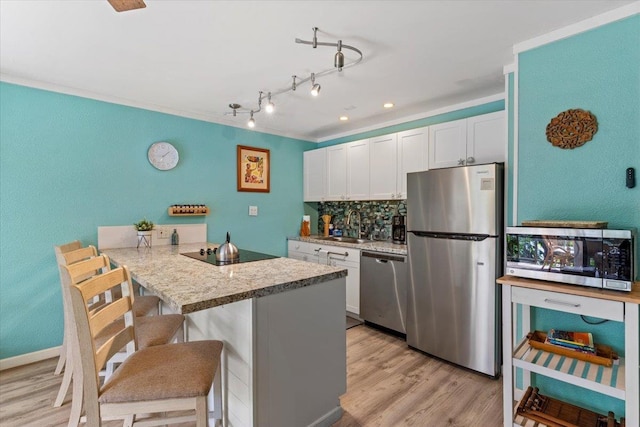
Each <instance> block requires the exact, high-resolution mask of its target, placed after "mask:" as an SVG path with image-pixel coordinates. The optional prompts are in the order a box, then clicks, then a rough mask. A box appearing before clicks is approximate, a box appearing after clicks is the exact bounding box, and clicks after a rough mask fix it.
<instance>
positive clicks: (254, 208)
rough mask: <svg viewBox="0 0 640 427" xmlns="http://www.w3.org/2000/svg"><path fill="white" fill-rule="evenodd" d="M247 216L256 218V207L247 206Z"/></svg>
mask: <svg viewBox="0 0 640 427" xmlns="http://www.w3.org/2000/svg"><path fill="white" fill-rule="evenodd" d="M249 216H258V207H257V206H249Z"/></svg>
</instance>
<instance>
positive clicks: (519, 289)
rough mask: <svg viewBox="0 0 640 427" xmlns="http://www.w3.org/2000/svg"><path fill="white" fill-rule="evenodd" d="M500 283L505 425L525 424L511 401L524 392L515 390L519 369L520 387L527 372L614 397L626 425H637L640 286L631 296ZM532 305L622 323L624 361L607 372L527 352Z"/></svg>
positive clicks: (511, 280)
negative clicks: (518, 319)
mask: <svg viewBox="0 0 640 427" xmlns="http://www.w3.org/2000/svg"><path fill="white" fill-rule="evenodd" d="M498 283H500V284H501V285H502V324H503V328H502V345H503V369H502V372H503V382H504V386H503V387H504V397H503V411H504V426H505V427H514V426H517V427H520V426H521V425H523V424H522V423H521V422H520V420H518V419H516V418H514V401H517V400H519V399H520V398H521V396H522V394H523V392H524V390H519V389H516V385H515V383H514V381H515V370H516V369H517V368H521V369H522V370H523V372H524V376H523V383H524V384H523V389H526V388H527V386H528V385H529V384H530V382H531V373H536V374H539V375H544V376H547V377H550V378H555V379H557V380H560V381H564V382H567V383H569V384H574V385H576V386H578V387H583V388H585V389H589V390H593V391H596V392H598V393H602V394H605V395H608V396H612V397H615V398H618V399H621V400H623V401H624V402H625V418H626V425H627V426H640V409H639V406H640V401H639V399H640V380H639V372H640V370H639V369H640V350H639V341H640V337H639V334H640V332H639V324H638V306H639V304H640V282H636V283H635V284H634V286H633V289H632V291H631V292H620V291H609V290H603V289H595V288H588V287H582V286H575V285H564V284H560V283H554V282H545V281H541V280H532V279H525V278H520V277H514V276H503V277H501V278H499V279H498ZM514 304H521V305H522V331H523V332H524V333H523V335H524V336H516V335H517V334H516V328H515V318H514V315H515V310H514ZM531 306H533V307H541V308H546V309H550V310H557V311H562V312H567V313H574V314H578V315H585V316H593V317H599V318H601V319H608V320H612V321H616V322H623V323H624V349H625V357H624V358H620V363H619V365H614V366H613V367H611V368H607V367H603V366H599V365H593V364H590V363H588V362H583V361H576V362H573V361H571V362H570V363H562V361H561V359H564V358H561V357H556V356H554V355H552V354H551V353H546V352H544V351H542V350H537V349H534V348H531V347H530V346H529V345H528V342H527V339H526V334H527V333H528V332H529V331H530V330H531V328H530V320H531V319H530V307H531ZM574 360H576V359H574ZM616 415H617V416H620V414H616Z"/></svg>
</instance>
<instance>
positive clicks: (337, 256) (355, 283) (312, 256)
mask: <svg viewBox="0 0 640 427" xmlns="http://www.w3.org/2000/svg"><path fill="white" fill-rule="evenodd" d="M288 257H289V258H293V259H297V260H300V261H307V262H315V263H322V264H327V265H332V266H334V267H343V268H346V269H347V270H348V272H349V274H348V275H347V286H346V288H347V291H346V292H347V294H346V297H347V306H346V310H347V311H349V312H351V313H353V314H356V315H359V314H360V250H359V249H352V248H346V247H343V246H331V245H323V244H318V243H309V242H301V241H298V240H289V242H288Z"/></svg>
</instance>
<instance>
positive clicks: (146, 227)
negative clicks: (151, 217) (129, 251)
mask: <svg viewBox="0 0 640 427" xmlns="http://www.w3.org/2000/svg"><path fill="white" fill-rule="evenodd" d="M133 227H134V228H135V229H136V231H137V232H138V247H140V244H141V243H142V244H143V245H144V246H146V247H151V230H153V222H151V221H147V219H146V218H144V219H142V220H141V221H138V222H134V223H133Z"/></svg>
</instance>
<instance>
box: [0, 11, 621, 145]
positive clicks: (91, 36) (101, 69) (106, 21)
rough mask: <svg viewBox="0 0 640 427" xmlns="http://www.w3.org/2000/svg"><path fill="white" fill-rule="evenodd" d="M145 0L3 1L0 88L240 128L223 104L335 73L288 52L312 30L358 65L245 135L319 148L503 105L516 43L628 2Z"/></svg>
mask: <svg viewBox="0 0 640 427" xmlns="http://www.w3.org/2000/svg"><path fill="white" fill-rule="evenodd" d="M145 1H146V4H147V7H146V8H145V9H138V10H133V11H128V12H122V13H116V12H115V11H114V10H113V9H112V7H111V6H110V5H109V4H108V3H107V1H106V0H78V1H74V0H60V1H57V0H48V1H44V0H39V1H31V0H1V1H0V7H1V8H0V19H1V21H0V73H1V75H0V77H1V79H2V80H3V81H8V82H14V83H20V84H25V85H29V86H35V87H43V88H47V89H52V90H57V91H60V92H65V93H73V94H78V95H81V96H87V97H91V98H96V99H102V100H107V101H112V102H117V103H121V104H125V105H133V106H139V107H142V108H147V109H151V110H156V111H164V112H169V113H173V114H177V115H181V116H186V117H193V118H197V119H201V120H207V121H211V122H216V123H222V124H228V125H231V126H242V127H244V126H245V124H246V122H247V119H248V116H247V115H238V117H235V118H234V117H232V116H230V115H229V114H227V113H229V112H230V111H231V110H230V108H229V107H228V104H229V103H232V102H235V103H239V104H241V105H243V106H245V107H248V108H257V99H258V91H260V90H262V91H265V92H267V91H273V92H275V91H278V90H281V89H285V88H288V87H290V86H291V81H292V78H291V76H292V75H294V74H295V75H298V76H301V77H308V76H309V75H310V73H311V72H316V73H318V72H321V71H324V70H329V69H332V68H333V55H334V52H335V49H334V48H332V47H322V46H320V47H318V48H317V49H313V48H312V47H311V46H307V45H302V44H296V43H295V42H294V40H295V39H296V38H300V39H303V40H311V39H312V36H313V32H312V27H319V31H318V41H320V42H337V41H338V39H341V40H342V41H343V43H344V44H348V45H352V46H355V47H357V48H359V49H360V50H361V51H362V52H363V54H364V60H363V61H362V62H361V63H360V64H358V65H356V66H354V67H350V68H346V69H345V70H343V72H342V73H337V72H335V73H331V74H328V75H325V76H323V77H321V78H318V81H317V82H318V83H320V84H321V85H322V90H321V92H320V96H319V97H317V98H311V96H310V95H309V89H310V85H309V83H308V82H307V83H305V84H303V85H300V86H299V87H298V89H297V90H296V91H295V92H292V91H289V92H286V93H284V94H281V95H279V96H278V97H275V98H274V99H273V101H274V103H275V104H276V108H277V110H276V112H275V113H274V114H272V115H267V114H266V113H264V112H261V113H259V114H257V115H256V116H255V118H256V122H257V125H256V128H255V129H256V130H258V131H262V132H267V133H273V134H277V135H284V136H292V137H296V138H302V139H307V140H311V141H322V140H327V139H331V138H335V137H339V136H343V135H347V134H351V133H355V132H356V131H358V130H363V129H367V128H371V127H373V126H379V125H381V124H386V123H394V122H398V121H401V120H402V119H403V118H415V117H416V116H419V115H427V113H428V112H430V111H435V110H438V109H442V108H444V107H446V106H450V105H454V104H460V103H465V102H468V101H472V100H476V99H479V98H485V97H492V96H494V97H495V95H500V94H502V92H503V91H504V78H503V67H504V66H505V65H508V64H511V63H512V62H513V61H514V57H513V53H512V52H513V50H512V48H513V45H514V44H518V43H521V42H524V41H526V40H529V39H532V38H535V37H537V36H541V35H543V34H546V33H549V32H551V31H554V30H557V29H559V28H562V27H564V26H567V25H570V24H573V23H575V22H578V21H581V20H584V19H587V18H590V17H592V16H595V15H598V14H601V13H604V12H606V11H609V10H612V9H616V8H619V7H621V6H624V5H626V4H629V3H633V1H613V0H604V1H597V0H586V1H585V0H582V1H567V0H552V1H546V0H535V1H520V0H503V1H480V0H477V1H205V0H197V1H190V0H145ZM345 55H346V57H347V61H349V60H350V59H351V60H353V59H355V56H354V54H353V53H350V52H349V51H348V50H347V51H345ZM489 99H491V98H489ZM387 101H391V102H394V103H395V104H396V107H395V108H394V109H392V110H383V108H382V104H383V103H384V102H387ZM344 114H346V115H348V116H349V117H350V120H349V121H348V122H339V121H338V117H339V116H341V115H344Z"/></svg>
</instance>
